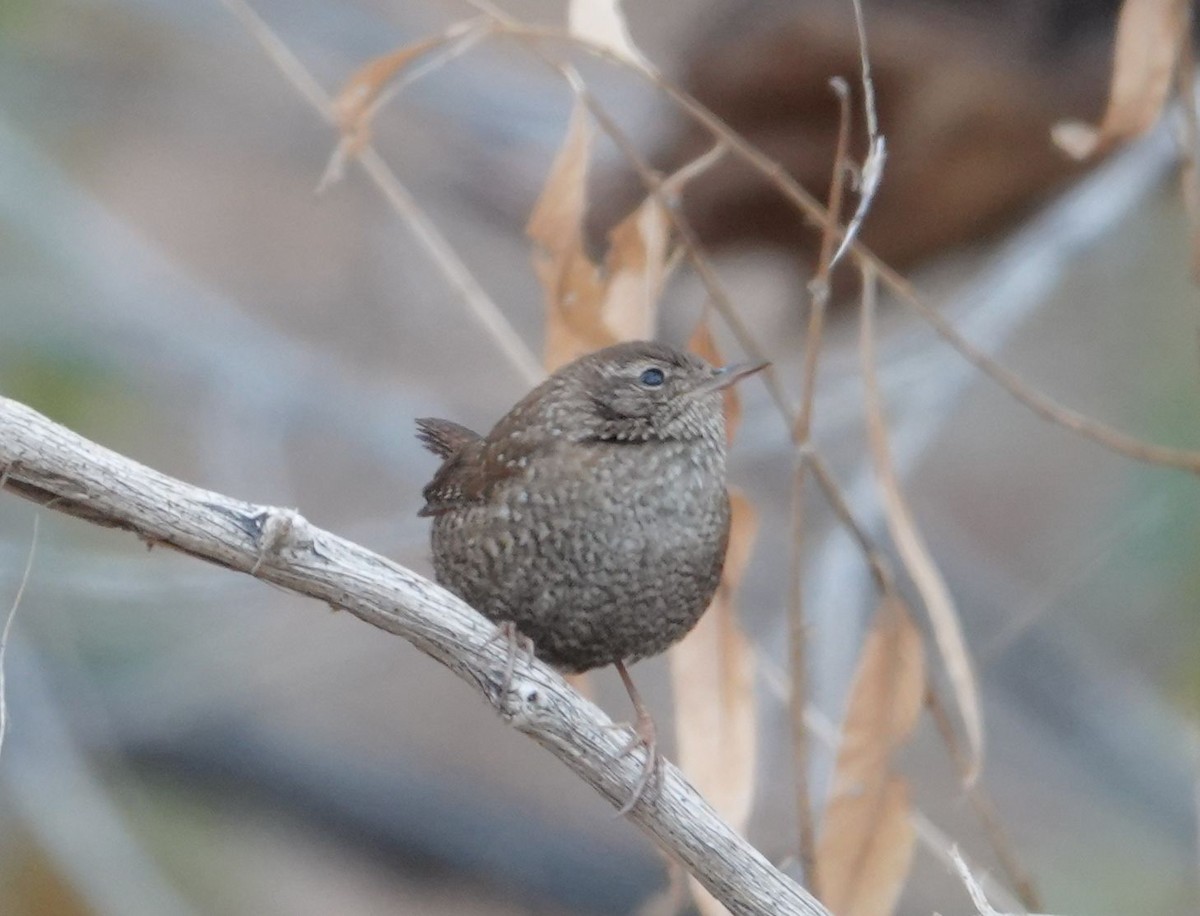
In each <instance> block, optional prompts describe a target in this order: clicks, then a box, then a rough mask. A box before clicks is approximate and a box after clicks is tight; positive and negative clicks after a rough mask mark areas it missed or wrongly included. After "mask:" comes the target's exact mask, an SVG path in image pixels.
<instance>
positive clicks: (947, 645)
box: [859, 266, 983, 783]
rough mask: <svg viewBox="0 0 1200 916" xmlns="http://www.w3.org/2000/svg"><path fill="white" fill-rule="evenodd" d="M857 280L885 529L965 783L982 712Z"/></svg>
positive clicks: (866, 298) (869, 301)
mask: <svg viewBox="0 0 1200 916" xmlns="http://www.w3.org/2000/svg"><path fill="white" fill-rule="evenodd" d="M862 279H863V304H862V334H861V337H860V340H859V357H860V359H861V361H862V373H863V384H864V388H865V397H864V408H865V410H866V417H867V438H868V440H869V442H870V447H871V460H872V462H873V463H874V465H875V474H876V476H877V477H878V478H879V485H880V488H881V490H882V493H883V505H884V513H885V516H886V518H887V526H888V531H889V532H890V533H891V536H892V540H893V541H895V543H896V550H897V551H898V552H899V554H900V558H901V560H902V561H903V563H904V568H905V569H906V570H907V571H908V574H909V576H910V577H911V578H912V580H913V583H914V584H915V585H916V587H917V590H918V591H919V592H920V594H921V600H922V601H923V602H924V604H925V609H926V612H927V613H928V614H929V620H930V624H931V625H932V627H933V634H934V639H935V641H936V643H937V647H938V652H939V654H940V655H941V658H942V662H943V664H944V665H945V666H946V673H947V675H948V677H949V679H950V684H951V687H952V688H953V690H954V698H955V701H956V703H957V705H958V709H959V713H960V715H961V716H962V720H963V725H964V727H965V728H966V735H967V744H968V746H969V747H970V749H971V754H970V766H969V771H968V774H967V777H968V778H967V782H968V783H970V782H973V781H974V780H975V778H977V776H978V774H979V770H980V767H981V766H982V765H983V714H982V711H981V709H980V705H979V688H978V686H977V684H976V681H975V672H974V665H973V663H972V661H971V655H970V652H969V651H968V650H967V644H966V640H965V638H964V637H963V632H962V624H961V623H960V622H959V617H958V611H957V609H956V608H955V606H954V600H953V598H951V597H950V590H949V589H948V588H947V587H946V582H945V580H944V579H943V578H942V574H941V572H940V571H939V570H938V568H937V564H936V563H935V562H934V560H933V556H932V555H931V553H930V551H929V548H928V546H927V545H926V544H925V539H924V537H922V536H921V532H920V529H919V528H918V527H917V523H916V521H915V520H914V519H913V516H912V511H911V509H910V508H909V506H908V500H907V499H905V497H904V493H903V491H902V490H901V489H900V481H899V480H898V479H897V477H896V469H895V465H894V464H893V463H892V457H891V447H890V445H889V444H888V434H887V424H886V421H885V420H884V416H883V399H882V396H881V395H880V392H879V380H878V378H877V377H876V372H875V366H876V362H875V327H874V326H875V296H876V289H877V285H876V277H875V271H874V269H873V268H871V267H870V266H864V267H863V270H862Z"/></svg>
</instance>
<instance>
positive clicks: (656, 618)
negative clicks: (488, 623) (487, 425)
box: [433, 474, 729, 671]
mask: <svg viewBox="0 0 1200 916" xmlns="http://www.w3.org/2000/svg"><path fill="white" fill-rule="evenodd" d="M681 477H682V478H683V479H680V478H681ZM556 483H557V485H556V486H555V487H552V488H546V487H532V488H530V487H527V486H525V482H524V481H517V480H514V481H513V482H512V486H510V487H509V488H507V489H506V490H503V491H501V492H499V493H497V494H494V495H495V496H496V497H497V498H494V499H492V500H490V501H489V502H488V503H486V504H480V505H475V506H468V507H463V508H460V509H456V510H453V511H451V512H447V513H445V514H443V515H440V516H438V517H437V518H436V519H435V520H434V526H433V547H434V557H435V569H436V573H437V577H438V581H439V582H441V583H442V584H443V585H445V586H447V587H448V588H450V589H451V590H452V591H454V592H455V593H457V594H458V595H459V596H461V597H462V598H463V599H464V600H465V601H467V602H468V603H470V604H471V605H472V606H473V607H475V608H476V609H478V610H479V611H480V612H481V613H483V614H484V615H486V616H487V617H489V618H490V619H492V620H494V621H497V622H498V621H502V620H511V621H513V622H514V623H516V625H517V627H518V628H519V629H520V630H521V632H522V633H524V634H525V635H527V636H529V637H530V638H531V639H532V640H533V642H534V645H535V646H536V649H537V654H538V655H539V656H540V657H542V658H543V659H545V660H546V661H548V662H550V663H551V664H553V665H556V666H558V667H560V668H562V669H563V670H566V671H585V670H588V669H590V668H595V667H599V666H602V665H607V664H611V663H613V662H615V661H617V660H623V661H633V660H636V659H639V658H643V657H645V656H648V655H654V654H656V653H659V652H662V651H663V650H665V649H666V648H667V647H668V646H670V645H671V644H673V643H674V642H676V641H678V640H679V639H681V638H683V636H684V635H685V634H686V633H687V632H688V631H689V630H690V629H691V628H692V627H693V626H694V625H695V623H696V621H697V620H699V618H700V616H701V614H703V613H704V610H705V608H707V607H708V604H709V602H710V600H711V599H712V596H713V593H714V592H715V590H716V587H717V583H718V581H719V579H720V574H721V566H722V563H723V560H724V554H725V545H726V540H727V534H728V526H729V505H728V497H727V495H726V492H725V488H724V485H723V482H722V481H720V480H719V479H717V478H716V476H715V475H702V474H689V475H674V476H672V477H667V478H664V476H663V475H653V476H649V475H648V476H647V478H646V479H643V480H638V479H636V478H635V479H624V480H620V481H615V482H614V486H613V488H612V489H611V490H610V489H608V488H604V487H599V488H598V487H597V486H596V485H595V483H596V481H595V480H588V481H579V482H575V481H558V482H556ZM584 484H586V485H584ZM547 491H549V492H553V493H554V494H555V496H554V499H553V500H551V499H546V498H542V499H538V498H536V494H538V493H543V492H547Z"/></svg>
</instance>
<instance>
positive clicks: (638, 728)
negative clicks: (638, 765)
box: [613, 712, 663, 817]
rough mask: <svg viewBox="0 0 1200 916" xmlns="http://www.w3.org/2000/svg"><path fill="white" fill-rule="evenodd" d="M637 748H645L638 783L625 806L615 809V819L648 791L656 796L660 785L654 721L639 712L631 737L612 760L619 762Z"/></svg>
mask: <svg viewBox="0 0 1200 916" xmlns="http://www.w3.org/2000/svg"><path fill="white" fill-rule="evenodd" d="M613 727H614V728H627V727H629V726H628V723H626V724H623V725H616V726H613ZM639 747H645V748H646V760H645V762H644V763H643V764H642V772H641V773H640V774H639V775H638V781H637V783H636V784H635V785H634V787H633V793H632V794H631V795H630V796H629V798H628V799H627V800H626V802H625V804H623V805H621V807H620V808H619V809H617V814H616V816H617V817H624V816H625V815H626V814H628V813H629V812H630V811H632V810H633V807H634V805H636V804H637V803H638V802H639V801H641V800H642V799H643V798H645V797H647V796H646V793H647V791H648V790H650V791H651V792H652V794H657V793H658V790H659V788H660V787H661V783H662V763H663V758H662V754H660V753H659V752H658V729H657V728H656V727H655V725H654V720H653V719H652V718H650V716H649V714H647V713H643V712H639V713H638V717H637V721H636V722H634V723H633V735H632V736H631V737H630V738H629V740H628V741H627V742H626V743H625V745H624V746H623V747H622V748H621V750H619V751H618V752H617V755H616V757H614V758H613V759H614V760H620V759H621V758H622V757H626V756H629V755H630V754H632V753H633V752H634V751H636V750H637V749H638V748H639Z"/></svg>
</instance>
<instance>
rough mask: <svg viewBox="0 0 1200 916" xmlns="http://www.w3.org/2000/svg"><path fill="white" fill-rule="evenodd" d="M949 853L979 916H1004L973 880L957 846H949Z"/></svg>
mask: <svg viewBox="0 0 1200 916" xmlns="http://www.w3.org/2000/svg"><path fill="white" fill-rule="evenodd" d="M950 855H951V857H952V858H953V859H954V866H955V868H957V869H958V876H959V878H961V879H962V883H963V886H964V887H966V889H967V893H968V894H970V895H971V903H973V904H974V905H975V909H976V911H977V912H978V913H979V916H1006V914H1004V913H1001V912H1000V911H999V910H997V909H996V908H995V907H994V906H992V905H991V904H990V903H989V902H988V899H987V895H986V894H984V892H983V888H982V887H980V886H979V882H978V881H976V880H975V876H974V875H972V874H971V869H970V868H968V867H967V863H966V860H965V859H963V857H962V854H961V853H959V851H958V847H957V846H954V847H951V849H950ZM1030 916H1046V914H1038V913H1031V914H1030Z"/></svg>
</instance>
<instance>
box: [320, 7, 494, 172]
mask: <svg viewBox="0 0 1200 916" xmlns="http://www.w3.org/2000/svg"><path fill="white" fill-rule="evenodd" d="M486 28H487V21H486V20H482V19H474V20H469V21H466V22H458V23H455V24H454V25H452V26H451V27H450V28H448V29H446V31H445V32H443V33H442V34H441V35H434V36H431V37H429V38H425V39H422V40H421V41H415V42H413V43H412V44H408V45H405V46H404V47H402V48H398V49H396V50H395V51H391V52H389V53H387V54H381V55H379V56H378V57H373V58H371V59H370V60H369V61H367V62H366V63H365V64H363V65H362V66H361V67H359V68H358V69H357V70H356V71H355V72H354V73H353V74H351V76H350V78H349V79H348V80H347V81H346V83H345V85H344V86H343V87H342V89H341V91H340V92H339V93H338V94H337V95H336V96H335V97H334V99H333V102H332V104H331V108H330V111H331V114H332V118H333V122H334V124H335V125H337V128H338V130H339V131H340V132H341V139H340V140H339V141H338V145H337V147H336V148H335V149H334V151H333V155H332V156H330V157H329V163H328V164H327V165H326V166H325V172H324V174H323V175H322V176H321V180H320V182H319V183H318V184H317V191H318V192H320V191H323V190H325V189H326V188H327V187H329V186H330V185H331V184H335V183H336V182H338V181H341V180H342V177H343V175H344V174H345V168H346V163H347V162H348V161H350V160H351V159H353V158H354V157H355V156H357V155H359V154H360V153H361V152H362V151H363V150H364V149H366V147H367V145H368V144H369V143H370V142H371V123H372V121H373V120H374V119H375V115H376V114H378V113H379V110H380V109H381V108H382V107H383V106H384V105H385V104H387V102H388V101H389V100H390V99H391V98H392V97H393V96H394V95H395V94H396V93H397V92H399V91H400V89H402V88H403V87H404V86H405V85H407V84H408V83H410V82H412V81H414V80H415V79H417V78H418V77H420V76H422V75H424V74H425V73H428V72H429V71H431V70H434V69H437V68H438V67H440V66H442V65H443V64H445V63H446V61H447V60H449V59H450V58H452V57H456V56H458V55H459V54H462V53H463V52H464V51H466V50H467V49H468V48H470V47H471V46H473V45H474V44H475V43H476V42H478V41H479V40H480V39H481V38H483V36H484V34H485V33H486ZM447 45H449V48H446V46H447ZM438 48H446V50H444V51H443V52H442V53H441V54H439V55H437V56H436V57H434V58H433V59H431V60H429V61H428V62H427V63H426V64H423V65H422V66H421V67H420V68H414V69H412V70H409V66H410V65H411V64H413V63H414V62H415V61H416V60H417V59H418V58H421V57H425V56H426V55H427V54H429V52H431V51H434V50H436V49H438ZM406 70H409V72H408V73H407V74H406V75H405V78H403V79H399V80H398V79H397V76H399V75H400V74H401V73H402V72H403V71H406Z"/></svg>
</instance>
